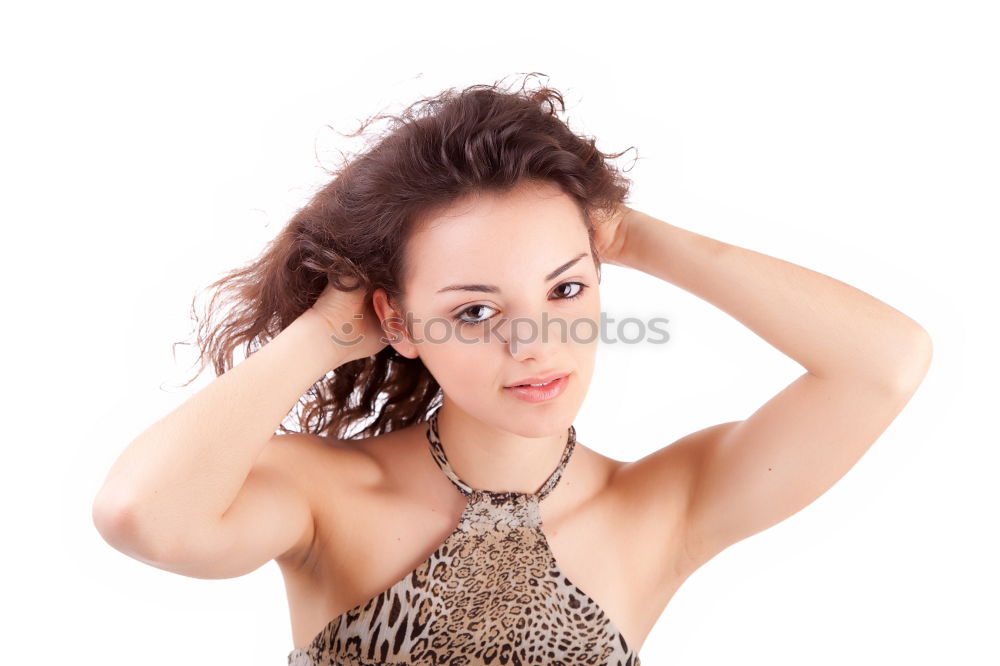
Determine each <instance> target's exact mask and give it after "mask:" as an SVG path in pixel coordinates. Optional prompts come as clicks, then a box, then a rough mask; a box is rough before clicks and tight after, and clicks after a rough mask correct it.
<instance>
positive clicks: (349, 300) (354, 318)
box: [306, 282, 387, 363]
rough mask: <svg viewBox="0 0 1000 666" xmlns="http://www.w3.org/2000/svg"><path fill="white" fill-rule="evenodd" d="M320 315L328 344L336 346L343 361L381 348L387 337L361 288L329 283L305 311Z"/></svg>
mask: <svg viewBox="0 0 1000 666" xmlns="http://www.w3.org/2000/svg"><path fill="white" fill-rule="evenodd" d="M310 313H311V314H312V315H315V316H319V317H320V318H322V319H323V320H324V321H325V322H326V324H327V326H328V328H329V331H330V344H335V345H339V346H340V349H341V355H342V356H343V362H344V363H347V362H348V361H354V360H357V359H361V358H367V357H369V356H372V355H374V354H377V353H378V352H380V351H381V350H382V349H384V348H385V346H386V344H387V343H386V342H384V341H383V338H386V339H387V336H386V334H385V331H384V330H383V329H382V324H381V322H380V321H379V318H378V315H376V314H375V309H374V307H372V303H371V299H366V298H365V290H364V289H363V288H358V289H355V290H354V291H342V290H340V289H336V288H335V287H334V286H333V285H332V284H330V283H329V282H328V283H327V285H326V288H325V289H323V292H322V293H321V294H320V295H319V298H318V299H316V302H315V303H313V305H312V306H311V307H310V308H309V309H308V310H306V314H310Z"/></svg>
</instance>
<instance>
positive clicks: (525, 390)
mask: <svg viewBox="0 0 1000 666" xmlns="http://www.w3.org/2000/svg"><path fill="white" fill-rule="evenodd" d="M568 383H569V375H568V374H567V375H563V376H562V377H559V379H554V380H552V381H551V382H549V383H548V384H546V385H545V386H507V387H504V390H505V391H510V392H511V393H513V394H514V396H515V397H517V398H520V399H521V400H524V401H525V402H545V401H546V400H551V399H553V398H555V397H556V396H558V395H560V394H561V393H562V392H563V391H564V390H565V389H566V384H568Z"/></svg>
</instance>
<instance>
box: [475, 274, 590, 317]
mask: <svg viewBox="0 0 1000 666" xmlns="http://www.w3.org/2000/svg"><path fill="white" fill-rule="evenodd" d="M573 286H576V287H577V289H576V290H575V291H573V290H572V287H573ZM563 287H571V289H570V291H571V292H573V293H570V294H569V295H567V294H565V293H563V294H562V295H561V296H560V297H558V298H556V300H557V301H570V300H573V299H574V298H580V296H582V295H583V292H584V290H585V289H587V288H588V287H587V285H585V284H584V283H582V282H563V283H562V284H560V285H559V286H558V287H556V292H557V293H558V292H559V291H560V290H561V289H562V288H563ZM480 308H486V309H487V310H493V309H494V308H491V307H490V306H488V305H483V304H479V305H470V306H469V307H467V308H465V309H464V310H462V311H461V312H459V313H458V315H457V316H456V317H455V321H457V322H459V323H460V324H462V325H464V326H479V325H480V324H482V323H483V322H485V321H486V320H487V319H488V318H489V317H486V318H483V319H478V318H475V317H473V319H472V321H470V320H468V319H466V318H465V317H464V316H463V315H465V314H467V313H469V312H471V311H473V310H477V309H480Z"/></svg>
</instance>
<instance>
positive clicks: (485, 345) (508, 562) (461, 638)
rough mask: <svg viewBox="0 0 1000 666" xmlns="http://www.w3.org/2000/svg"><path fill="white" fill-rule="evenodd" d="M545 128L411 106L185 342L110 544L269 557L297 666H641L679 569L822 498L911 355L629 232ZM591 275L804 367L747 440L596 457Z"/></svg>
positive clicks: (907, 346)
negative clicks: (675, 289) (671, 294)
mask: <svg viewBox="0 0 1000 666" xmlns="http://www.w3.org/2000/svg"><path fill="white" fill-rule="evenodd" d="M555 101H558V103H559V105H560V106H561V107H562V98H561V96H560V95H559V93H558V92H556V91H555V90H552V89H550V88H541V89H538V90H535V91H526V90H525V89H524V88H523V87H522V89H521V90H520V91H516V92H510V91H505V90H501V89H499V88H497V87H496V86H472V87H470V88H466V89H464V90H461V91H457V92H456V91H454V90H448V91H446V92H444V93H442V94H441V95H439V96H437V97H435V98H431V99H430V100H423V103H422V106H416V105H414V106H411V107H410V108H409V109H407V111H406V112H405V113H404V114H403V115H402V116H400V117H393V120H394V126H393V128H392V130H391V131H390V132H388V133H387V134H386V135H385V136H384V137H383V138H382V139H381V140H380V141H379V142H378V143H377V144H376V145H374V146H373V147H371V148H370V149H369V150H367V151H366V152H364V153H363V154H361V155H358V156H356V157H354V158H353V159H352V160H350V161H349V162H347V163H346V164H345V165H344V166H343V168H342V169H340V170H339V171H338V172H337V174H336V176H335V178H334V179H333V180H332V181H331V182H330V183H329V184H328V185H326V186H325V187H323V188H322V189H321V190H320V191H319V192H317V193H316V195H315V196H314V197H313V198H312V200H311V201H310V202H309V203H308V205H306V206H305V207H303V208H302V209H301V210H299V211H298V212H297V214H296V215H295V216H294V217H293V218H292V219H291V220H290V221H289V223H288V225H287V226H286V227H285V228H284V229H283V230H282V232H281V233H280V234H279V235H278V237H277V238H276V239H275V240H274V241H273V243H272V244H271V245H270V246H269V247H268V248H267V249H266V251H265V252H264V253H263V254H262V255H261V256H260V257H259V258H258V259H257V260H256V261H255V262H253V263H252V264H250V265H249V266H247V267H244V268H242V269H239V270H236V271H234V272H233V273H231V274H230V275H228V276H227V277H225V278H224V279H223V280H220V281H219V282H216V283H214V285H213V286H221V287H222V288H223V289H224V290H226V291H227V292H228V294H229V295H230V296H231V300H232V302H233V303H234V304H235V306H236V307H235V308H234V309H233V311H232V312H231V313H230V314H229V316H228V317H227V318H225V319H224V320H223V321H222V322H221V323H219V324H217V325H212V324H210V323H209V322H208V320H206V322H204V323H203V326H204V327H205V330H202V329H201V328H199V336H198V340H199V344H200V346H201V348H202V353H203V355H202V360H203V365H202V367H204V364H205V362H206V359H211V360H212V361H213V362H214V365H215V369H216V371H217V373H218V374H219V375H221V376H219V377H217V378H216V379H215V380H214V381H213V382H212V383H211V384H209V385H208V386H206V387H205V388H203V389H202V390H200V391H199V392H198V393H196V394H195V395H194V396H192V397H191V398H190V399H189V400H188V401H187V402H185V403H184V404H182V405H181V406H180V407H178V408H177V409H176V410H175V411H173V412H172V413H170V414H168V415H167V416H166V417H165V418H163V419H162V420H160V421H159V422H157V423H155V424H153V425H152V426H151V427H150V428H149V429H148V430H146V431H145V432H144V433H143V434H142V435H141V436H139V437H138V438H136V440H135V441H134V442H132V443H131V444H130V446H129V447H128V448H127V449H126V450H125V452H124V453H123V454H122V456H121V457H120V459H119V460H118V461H117V462H116V464H115V465H114V467H113V468H112V469H111V471H110V473H109V475H108V478H107V481H106V483H105V485H104V487H103V488H102V490H101V493H100V494H99V496H98V498H97V499H96V501H95V506H94V519H95V523H96V525H97V527H98V529H99V530H100V532H101V534H102V535H103V536H104V538H105V539H107V540H108V542H109V543H111V544H112V545H113V546H114V547H116V548H118V549H120V550H121V551H123V552H125V553H127V554H129V555H130V556H132V557H135V558H137V559H139V560H141V561H143V562H147V563H149V564H151V565H153V566H156V567H159V568H162V569H166V570H169V571H174V572H177V573H180V574H184V575H187V576H195V577H202V578H224V577H235V576H239V575H242V574H245V573H248V572H250V571H253V570H255V569H257V568H258V567H260V566H261V565H263V564H264V563H266V562H268V561H270V560H272V559H274V560H276V561H277V562H278V564H279V566H280V568H281V571H282V573H283V575H284V579H285V582H286V585H287V592H288V599H289V605H290V610H291V620H292V628H293V637H294V643H295V646H294V649H293V650H292V651H291V652H290V653H289V655H288V663H289V664H290V665H291V666H312V665H314V664H349V665H361V664H365V665H373V664H380V665H381V664H428V665H429V664H465V665H474V664H494V663H501V664H541V663H546V664H548V663H558V664H628V665H631V666H635V665H638V664H639V654H638V652H639V649H640V648H641V646H642V644H643V642H644V641H645V639H646V636H647V634H648V632H649V630H650V628H651V627H652V626H653V625H654V624H655V622H656V620H657V618H658V617H659V616H660V614H661V613H662V612H663V610H664V607H665V606H666V604H667V603H668V602H669V601H670V599H671V598H672V597H673V595H674V593H675V592H676V591H677V589H678V587H679V586H680V585H681V584H682V582H683V581H684V580H685V579H686V578H687V577H688V576H690V575H691V573H692V572H693V571H695V570H696V569H697V568H698V567H699V566H701V565H702V564H704V563H705V562H707V561H708V560H710V559H711V558H712V557H714V556H715V555H716V554H718V553H719V552H720V551H722V550H723V549H725V548H726V547H728V546H729V545H731V544H733V543H735V542H737V541H740V540H742V539H744V538H746V537H748V536H750V535H752V534H754V533H757V532H760V531H761V530H764V529H765V528H767V527H769V526H771V525H774V524H775V523H777V522H779V521H781V520H783V519H784V518H786V517H788V516H790V515H792V514H794V513H796V512H797V511H799V510H800V509H802V508H803V507H805V506H806V505H808V504H809V503H811V502H812V501H813V500H815V499H816V498H817V497H819V496H820V495H821V494H822V493H824V492H825V491H826V490H827V489H828V488H830V487H831V486H832V485H833V484H834V483H835V482H836V481H837V480H838V479H840V478H841V477H842V476H843V475H844V474H845V473H846V472H847V471H848V470H849V469H850V468H851V467H852V466H853V465H854V464H855V463H856V462H857V460H858V459H859V458H860V457H861V456H862V455H863V454H864V452H865V451H866V450H867V449H868V448H869V447H870V446H871V445H872V443H873V442H874V441H875V440H876V439H877V438H878V436H879V435H880V434H881V433H882V432H883V431H884V429H885V428H886V427H887V426H888V425H889V424H890V423H891V422H892V420H893V419H894V418H895V417H896V415H897V414H898V413H899V412H900V410H901V409H902V408H903V406H904V405H905V404H906V403H907V401H908V400H909V399H910V397H911V395H912V394H913V392H914V391H915V389H916V387H917V386H918V384H919V383H920V381H921V379H922V378H923V376H924V374H925V372H926V371H927V368H928V364H929V362H930V358H931V345H930V341H929V337H928V335H927V333H926V332H925V331H924V330H923V329H922V328H921V327H920V326H919V325H918V324H917V323H915V322H914V321H913V320H911V319H910V318H908V317H907V316H905V315H903V314H902V313H900V312H899V311H897V310H895V309H893V308H892V307H890V306H888V305H886V304H885V303H882V302H881V301H879V300H877V299H875V298H873V297H871V296H869V295H867V294H865V293H863V292H861V291H858V290H857V289H854V288H852V287H850V286H848V285H846V284H844V283H841V282H839V281H837V280H835V279H832V278H830V277H827V276H825V275H822V274H819V273H816V272H814V271H811V270H808V269H806V268H802V267H800V266H796V265H794V264H791V263H787V262H784V261H782V260H780V259H776V258H773V257H769V256H767V255H764V254H760V253H757V252H753V251H751V250H747V249H743V248H740V247H737V246H733V245H728V244H726V243H724V242H722V241H719V240H715V239H712V238H708V237H706V236H702V235H699V234H697V233H694V232H692V231H688V230H685V229H682V228H680V227H677V226H673V225H671V224H668V223H666V222H663V221H661V220H658V219H656V218H655V217H653V216H651V215H649V214H646V213H642V212H639V211H637V210H634V209H632V208H630V207H628V206H625V205H624V201H625V199H626V196H627V194H628V185H629V184H628V182H627V181H626V180H625V179H624V178H623V177H622V176H621V174H620V173H619V172H618V171H616V170H615V169H614V168H613V167H612V166H610V165H609V164H608V163H607V162H606V159H607V158H608V157H612V155H607V154H605V153H602V152H600V151H598V150H597V149H596V148H595V145H594V142H593V141H592V140H585V139H583V138H581V137H579V136H577V135H575V134H574V133H573V132H571V131H570V130H569V128H568V127H567V125H566V124H564V122H563V121H562V120H560V119H559V118H558V116H557V114H556V110H555V108H556V105H555V104H554V102H555ZM562 108H563V109H564V107H562ZM414 109H416V111H415V110H414ZM620 154H621V153H619V154H617V155H613V156H614V157H617V156H619V155H620ZM602 263H611V264H615V265H619V266H626V267H630V268H633V269H636V270H639V271H643V272H645V273H647V274H649V275H651V276H653V277H656V278H659V279H663V280H668V281H670V282H671V283H673V284H675V285H678V286H680V287H682V288H683V289H686V290H688V291H690V292H691V293H693V294H695V295H697V296H699V297H701V298H703V299H705V300H707V301H708V302H710V303H712V304H714V305H716V306H718V307H719V308H721V309H723V310H725V311H726V312H728V313H729V314H731V315H732V316H733V317H735V318H736V319H738V320H739V321H741V322H742V323H744V324H745V325H746V326H747V327H749V328H750V329H752V330H753V331H754V332H755V333H757V334H758V335H760V336H761V337H763V338H764V339H765V340H767V341H768V342H769V343H771V344H772V345H773V346H775V347H776V348H778V349H779V350H781V351H782V352H784V353H786V354H787V355H789V356H790V357H792V358H793V359H795V360H796V361H798V362H799V363H800V364H801V365H802V366H803V367H805V368H806V370H807V371H806V372H805V373H804V374H803V375H802V376H801V377H799V378H798V379H796V380H795V381H794V382H792V383H791V384H790V385H789V386H788V387H787V388H785V389H784V390H782V391H781V392H780V393H778V394H777V395H776V396H774V398H772V399H771V400H769V401H768V402H767V403H765V404H764V405H763V406H761V407H760V409H758V410H757V411H756V412H755V413H753V414H752V415H751V416H750V417H749V418H747V419H746V420H743V421H734V422H729V423H722V424H719V425H715V426H712V427H709V428H706V429H704V430H700V431H698V432H694V433H691V434H689V435H687V436H686V437H683V438H681V439H679V440H678V441H676V442H674V443H672V444H670V445H669V446H666V447H664V448H662V449H659V450H657V451H653V452H651V453H650V454H649V455H646V456H645V457H643V458H641V459H639V460H636V461H634V462H628V463H626V462H622V461H619V460H616V459H613V458H609V457H607V456H604V455H601V454H599V453H597V452H596V451H595V450H593V449H591V448H589V447H588V446H586V445H584V443H582V442H580V441H577V439H576V431H575V429H574V427H573V425H572V423H573V420H574V418H575V416H576V414H577V413H578V410H579V409H580V405H581V403H582V402H583V400H584V397H585V395H586V392H587V388H588V386H589V384H590V381H591V378H592V375H593V369H594V359H595V352H596V350H597V344H598V340H599V337H598V336H599V334H600V331H599V321H600V312H601V301H600V292H599V288H598V285H599V282H600V269H601V265H602ZM214 305H215V301H214V300H213V301H212V306H213V307H214ZM212 326H214V328H212ZM241 343H243V344H245V345H246V350H247V352H248V354H249V355H248V357H247V358H246V359H245V360H244V361H242V362H240V363H238V364H236V365H235V366H233V364H232V352H233V350H234V348H235V347H236V346H237V345H238V344H241ZM532 385H538V386H532ZM303 396H305V398H304V400H303ZM300 400H302V401H303V403H304V404H303V408H302V410H301V411H300V413H299V414H298V417H299V423H300V427H299V428H298V430H297V431H293V430H290V429H288V428H286V427H285V426H284V425H283V421H284V418H285V417H286V416H287V415H288V414H289V412H290V411H291V409H292V408H294V407H295V406H296V404H297V403H298V402H299V401H300ZM355 426H363V427H360V428H357V429H356V432H350V431H351V429H352V428H353V427H355ZM276 431H277V432H276Z"/></svg>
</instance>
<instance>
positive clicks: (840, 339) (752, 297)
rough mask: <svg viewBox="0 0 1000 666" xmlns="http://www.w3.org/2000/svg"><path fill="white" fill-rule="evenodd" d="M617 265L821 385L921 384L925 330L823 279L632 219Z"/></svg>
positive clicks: (643, 218)
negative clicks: (733, 328) (721, 319)
mask: <svg viewBox="0 0 1000 666" xmlns="http://www.w3.org/2000/svg"><path fill="white" fill-rule="evenodd" d="M629 216H630V217H629V218H628V232H627V236H626V242H625V245H624V248H623V251H622V257H621V262H622V263H623V264H625V265H627V266H629V267H632V268H635V269H637V270H641V271H643V272H645V273H648V274H650V275H653V276H655V277H658V278H661V279H663V280H666V281H668V282H670V283H672V284H675V285H677V286H678V287H680V288H682V289H684V290H686V291H688V292H691V293H692V294H694V295H695V296H698V297H699V298H701V299H703V300H705V301H707V302H709V303H711V304H713V305H715V306H716V307H718V308H720V309H721V310H723V311H725V312H727V313H728V314H730V315H731V316H733V317H734V318H736V319H737V320H738V321H740V322H741V323H743V324H744V325H745V326H747V327H748V328H749V329H750V330H752V331H753V332H754V333H756V334H757V335H759V336H760V337H762V338H763V339H764V340H766V341H767V342H768V343H770V344H771V345H773V346H774V347H775V348H777V349H778V350H779V351H781V352H782V353H784V354H786V355H787V356H789V357H790V358H792V359H794V360H795V361H797V362H798V363H800V364H801V365H802V366H803V367H805V368H806V369H807V370H808V371H809V372H810V373H812V374H813V375H816V376H819V377H829V378H850V379H862V380H871V381H874V382H881V383H889V384H891V385H893V386H895V385H898V384H899V383H907V382H909V381H912V380H913V379H916V381H919V378H922V377H923V373H924V372H925V370H926V365H927V363H928V362H929V353H930V352H929V338H928V337H927V335H926V332H925V331H924V329H923V328H922V327H921V326H920V325H919V324H917V323H916V322H915V321H914V320H912V319H910V318H909V317H907V316H906V315H904V314H903V313H902V312H900V311H898V310H896V309H895V308H893V307H891V306H889V305H887V304H885V303H883V302H882V301H880V300H878V299H876V298H874V297H872V296H870V295H868V294H866V293H864V292H863V291H860V290H858V289H855V288H854V287H852V286H850V285H848V284H845V283H843V282H840V281H839V280H836V279H834V278H831V277H829V276H827V275H823V274H822V273H818V272H816V271H812V270H810V269H808V268H804V267H802V266H798V265H796V264H793V263H790V262H787V261H783V260H781V259H777V258H775V257H771V256H768V255H766V254H761V253H759V252H755V251H753V250H749V249H746V248H742V247H739V246H736V245H731V244H728V243H724V242H722V241H719V240H716V239H713V238H709V237H707V236H703V235H701V234H697V233H695V232H693V231H690V230H686V229H682V228H680V227H676V226H674V225H671V224H668V223H666V222H663V221H662V220H659V219H657V218H654V217H652V216H651V215H648V214H645V213H642V212H639V211H631V212H630V213H629Z"/></svg>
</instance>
